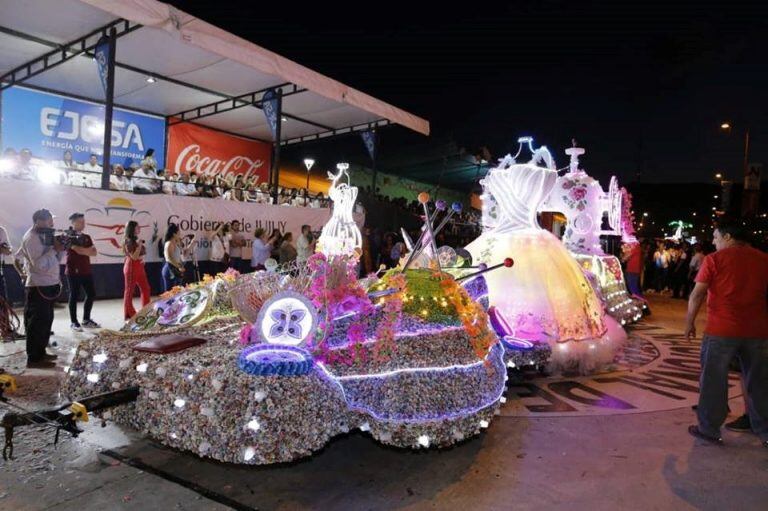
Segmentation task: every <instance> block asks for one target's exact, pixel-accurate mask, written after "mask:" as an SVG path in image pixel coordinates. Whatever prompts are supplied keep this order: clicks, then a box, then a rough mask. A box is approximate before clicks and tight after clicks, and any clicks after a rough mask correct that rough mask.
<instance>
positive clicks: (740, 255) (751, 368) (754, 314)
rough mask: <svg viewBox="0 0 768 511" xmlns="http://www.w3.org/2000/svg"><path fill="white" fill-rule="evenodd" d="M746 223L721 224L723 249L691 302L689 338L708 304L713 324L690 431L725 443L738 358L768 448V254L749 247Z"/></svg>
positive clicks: (753, 419) (705, 269)
mask: <svg viewBox="0 0 768 511" xmlns="http://www.w3.org/2000/svg"><path fill="white" fill-rule="evenodd" d="M746 240H747V229H746V228H745V227H744V226H743V225H742V224H741V223H731V222H726V221H724V222H721V223H720V224H719V225H718V226H717V228H716V229H715V232H714V243H715V247H716V248H717V251H716V252H715V253H714V254H710V255H708V256H706V257H705V258H704V261H703V263H702V265H701V269H700V270H699V273H698V275H697V276H696V286H695V287H694V289H693V292H692V293H691V296H690V299H689V301H688V315H687V317H686V326H685V336H686V338H688V339H690V338H692V337H694V336H695V335H696V327H695V321H696V316H697V314H698V312H699V309H700V308H701V305H702V303H703V302H704V299H705V298H706V300H707V325H706V327H705V329H704V337H703V338H702V342H701V379H700V384H699V387H700V391H699V405H698V408H697V415H698V420H699V424H698V426H690V427H689V428H688V432H689V433H690V434H691V435H693V436H695V437H697V438H700V439H702V440H706V441H708V442H711V443H716V444H720V443H722V438H721V437H720V427H721V426H722V424H723V422H724V421H725V418H726V416H727V414H728V368H729V365H730V363H731V360H733V359H734V358H735V357H738V360H739V362H740V364H741V369H742V372H743V375H742V376H743V378H744V379H745V382H746V389H747V396H746V402H747V413H748V414H749V419H750V425H751V427H752V431H754V432H755V433H756V434H757V435H758V436H759V437H760V440H761V442H762V443H763V445H764V446H765V447H768V298H767V297H768V254H765V253H763V252H761V251H759V250H757V249H755V248H752V247H750V246H749V245H748V244H747V241H746Z"/></svg>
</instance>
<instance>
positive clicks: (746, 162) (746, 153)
mask: <svg viewBox="0 0 768 511" xmlns="http://www.w3.org/2000/svg"><path fill="white" fill-rule="evenodd" d="M748 169H749V128H747V133H746V135H745V136H744V168H743V170H744V175H745V176H746V175H747V170H748Z"/></svg>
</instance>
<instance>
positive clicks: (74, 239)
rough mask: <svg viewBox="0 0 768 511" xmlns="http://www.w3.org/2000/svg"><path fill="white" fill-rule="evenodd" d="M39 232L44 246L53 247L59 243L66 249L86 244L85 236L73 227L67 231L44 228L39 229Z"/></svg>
mask: <svg viewBox="0 0 768 511" xmlns="http://www.w3.org/2000/svg"><path fill="white" fill-rule="evenodd" d="M37 233H38V234H39V235H40V241H42V243H43V246H46V247H52V246H53V245H54V244H56V243H58V244H59V245H61V246H63V247H64V248H65V249H68V248H70V247H80V246H83V245H84V244H85V236H83V235H82V234H81V233H79V232H77V231H76V230H74V229H72V228H71V227H70V228H69V229H67V230H65V231H62V230H57V229H50V228H42V229H37Z"/></svg>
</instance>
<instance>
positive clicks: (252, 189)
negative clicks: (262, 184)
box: [243, 180, 259, 202]
mask: <svg viewBox="0 0 768 511" xmlns="http://www.w3.org/2000/svg"><path fill="white" fill-rule="evenodd" d="M243 199H244V200H245V201H246V202H259V187H258V186H257V185H256V183H255V182H253V181H252V180H249V182H248V186H247V187H246V189H245V193H244V194H243Z"/></svg>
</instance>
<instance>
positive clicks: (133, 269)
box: [123, 220, 150, 320]
mask: <svg viewBox="0 0 768 511" xmlns="http://www.w3.org/2000/svg"><path fill="white" fill-rule="evenodd" d="M139 232H140V228H139V224H138V223H136V222H135V221H133V220H131V221H129V222H128V223H127V224H125V238H123V254H125V264H124V265H123V277H124V278H125V291H124V293H123V315H124V316H125V319H126V320H128V319H130V318H132V317H133V316H134V315H135V314H136V309H134V308H133V292H134V289H135V287H136V286H139V292H140V293H141V306H142V307H144V306H145V305H147V304H148V303H149V298H150V289H149V280H147V273H146V272H145V271H144V256H145V255H146V253H147V249H146V248H145V247H144V240H140V239H139V238H138V235H139Z"/></svg>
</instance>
